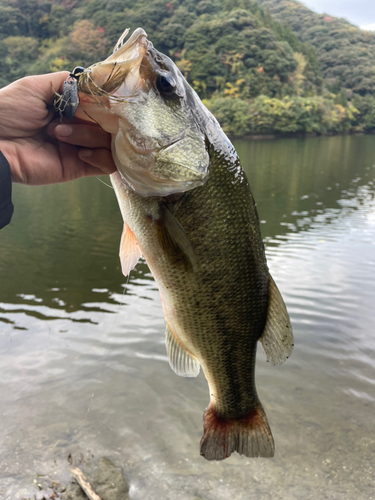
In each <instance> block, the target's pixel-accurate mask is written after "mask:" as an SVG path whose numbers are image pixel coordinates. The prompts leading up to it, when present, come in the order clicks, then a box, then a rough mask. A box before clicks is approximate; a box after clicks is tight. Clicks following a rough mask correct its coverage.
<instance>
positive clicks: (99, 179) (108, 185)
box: [95, 175, 113, 189]
mask: <svg viewBox="0 0 375 500" xmlns="http://www.w3.org/2000/svg"><path fill="white" fill-rule="evenodd" d="M95 177H96V178H97V179H98V181H100V182H101V183H102V184H104V185H105V186H107V187H109V188H111V189H113V186H111V185H110V184H107V183H106V182H104V181H102V179H101V178H100V177H98V176H97V175H96V176H95Z"/></svg>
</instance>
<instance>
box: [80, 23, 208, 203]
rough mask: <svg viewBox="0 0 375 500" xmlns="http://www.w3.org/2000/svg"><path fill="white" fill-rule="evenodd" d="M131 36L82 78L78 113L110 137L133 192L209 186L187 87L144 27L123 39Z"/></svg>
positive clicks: (201, 139) (202, 140)
mask: <svg viewBox="0 0 375 500" xmlns="http://www.w3.org/2000/svg"><path fill="white" fill-rule="evenodd" d="M128 32H129V30H125V31H124V33H123V34H122V35H121V37H120V38H119V40H118V42H117V43H116V45H115V47H114V50H113V53H112V54H111V55H110V56H109V57H108V58H107V59H106V60H104V61H102V62H99V63H97V64H93V65H92V66H90V67H89V68H87V69H86V70H84V71H83V72H82V74H81V75H80V77H79V80H78V90H79V92H80V94H81V95H82V99H81V98H80V106H81V109H82V110H83V111H84V113H85V114H86V115H87V116H88V117H89V118H91V119H92V120H93V121H96V122H97V123H98V124H99V125H101V126H102V128H103V129H104V130H106V131H108V132H110V133H111V134H112V156H113V158H114V161H115V164H116V166H117V169H118V171H119V172H120V173H121V176H122V179H123V180H124V182H125V183H126V184H127V185H128V186H129V187H130V188H131V189H133V190H134V191H135V192H137V193H138V194H140V195H141V196H168V195H170V194H175V193H179V192H185V191H187V190H191V189H193V188H195V187H198V186H200V185H202V184H203V183H204V182H205V181H206V179H207V177H208V168H209V155H208V152H207V150H206V142H205V135H204V133H203V132H202V131H201V129H200V126H199V125H198V124H197V121H196V120H195V119H194V113H193V111H192V106H191V102H192V101H191V96H190V101H189V100H188V99H187V92H189V89H190V87H189V86H188V84H187V82H186V81H185V79H184V77H183V76H182V74H181V73H180V71H179V70H178V68H177V67H176V66H175V65H174V63H173V62H172V61H171V60H170V59H169V58H168V57H167V56H165V55H164V54H161V53H160V52H158V51H157V50H156V49H155V48H154V47H153V45H152V43H151V42H149V41H148V39H147V35H146V32H145V31H144V30H143V29H142V28H137V29H136V30H135V31H134V33H133V34H132V35H131V36H130V37H129V38H128V39H126V37H127V35H128ZM190 92H191V90H190ZM81 116H82V115H81Z"/></svg>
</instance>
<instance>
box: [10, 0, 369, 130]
mask: <svg viewBox="0 0 375 500" xmlns="http://www.w3.org/2000/svg"><path fill="white" fill-rule="evenodd" d="M138 26H142V27H143V28H144V29H145V30H146V32H147V33H148V36H149V39H150V40H151V41H152V42H153V44H154V45H155V47H156V48H157V49H158V50H160V51H161V52H164V53H165V54H167V55H169V56H170V57H171V58H172V59H173V60H174V61H175V63H176V64H177V66H178V67H179V68H180V70H181V72H182V73H183V74H184V76H185V77H186V78H187V80H188V81H189V83H190V84H191V85H192V86H193V88H194V89H195V90H196V91H197V92H198V94H199V95H200V97H201V98H202V100H203V102H204V103H205V104H206V106H207V107H208V108H209V109H210V110H211V111H212V112H213V113H214V114H215V115H216V117H217V118H218V119H219V121H220V123H221V124H222V126H223V128H224V130H225V131H226V132H227V133H229V134H232V135H237V136H238V135H247V134H270V133H280V134H290V133H306V132H307V133H328V132H348V131H367V130H372V129H373V128H374V127H375V100H374V94H375V87H374V85H375V67H373V61H374V57H375V36H374V34H372V33H371V32H363V31H361V30H359V29H358V28H356V27H354V26H353V25H351V24H350V23H348V22H347V21H345V20H342V19H336V18H331V17H330V16H325V15H318V14H315V13H314V12H312V11H310V10H309V9H307V8H306V7H304V6H303V5H302V4H300V3H299V2H297V1H295V0H288V1H286V0H259V2H256V1H253V0H201V1H200V2H197V1H195V0H171V1H165V0H138V1H137V2H136V3H134V2H131V1H130V0H52V1H50V0H49V1H47V0H1V2H0V86H3V85H6V84H7V83H9V82H11V81H13V80H15V79H17V78H20V77H22V76H25V75H27V74H35V73H44V72H49V71H59V70H65V69H66V70H72V69H73V68H74V67H75V66H88V65H90V64H92V63H94V62H97V61H99V60H102V59H104V58H105V57H106V56H107V55H108V54H109V53H110V52H111V50H112V48H113V46H114V44H115V42H116V41H117V39H118V37H119V35H120V34H121V33H122V32H123V30H124V29H125V27H129V28H130V29H131V30H132V29H135V28H137V27H138ZM373 73H374V74H373Z"/></svg>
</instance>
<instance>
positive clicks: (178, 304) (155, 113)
mask: <svg viewBox="0 0 375 500" xmlns="http://www.w3.org/2000/svg"><path fill="white" fill-rule="evenodd" d="M127 34H128V32H127V31H125V32H124V34H123V35H122V37H120V39H119V41H118V43H117V44H116V46H115V48H114V50H113V53H112V54H111V55H110V56H109V57H108V58H107V59H106V60H105V61H102V62H100V63H97V64H94V65H92V66H90V67H89V68H87V69H86V70H85V71H84V72H83V73H82V74H81V76H80V77H79V80H78V90H79V96H80V105H79V108H78V109H79V110H80V113H81V117H83V118H85V117H86V119H88V120H93V121H95V122H97V123H99V125H101V126H102V128H103V129H104V130H107V131H108V132H110V133H111V134H112V155H113V158H114V161H115V164H116V166H117V172H115V173H114V174H112V175H111V182H112V185H113V187H114V190H115V193H116V196H117V200H118V203H119V207H120V211H121V214H122V217H123V220H124V228H123V233H122V236H121V243H120V260H121V266H122V272H123V274H124V275H128V274H129V273H130V271H131V270H132V269H133V268H134V267H135V265H136V264H137V262H138V260H139V258H140V257H141V256H143V257H144V259H145V260H146V262H147V264H148V266H149V269H150V271H151V272H152V274H153V277H154V279H155V281H156V283H157V286H158V289H159V292H160V296H161V301H162V307H163V311H164V316H165V322H166V328H165V340H166V350H167V354H168V359H169V363H170V366H171V368H172V370H173V371H174V372H175V373H176V374H177V375H180V376H183V377H196V376H197V375H198V374H199V372H200V369H202V371H203V373H204V376H205V378H206V380H207V382H208V387H209V395H210V400H209V404H208V407H207V408H206V410H205V412H204V417H203V437H202V439H201V442H200V454H201V455H202V456H203V457H204V458H205V459H207V460H223V459H225V458H227V457H229V456H230V455H231V454H232V453H233V452H238V453H239V454H242V455H245V456H248V457H272V456H274V452H275V445H274V439H273V436H272V432H271V429H270V426H269V423H268V420H267V417H266V413H265V411H264V408H263V406H262V404H261V402H260V400H259V397H258V394H257V390H256V386H255V361H256V351H257V344H258V341H259V343H260V344H261V346H262V348H263V350H264V352H265V354H266V357H267V360H268V361H269V362H270V363H271V364H272V365H276V364H279V363H282V362H283V361H285V360H286V359H287V358H288V357H289V356H290V355H291V353H292V349H293V345H294V341H293V333H292V327H291V323H290V318H289V315H288V312H287V309H286V306H285V303H284V301H283V299H282V296H281V294H280V292H279V290H278V288H277V286H276V284H275V282H274V280H273V278H272V277H271V275H270V272H269V269H268V266H267V261H266V256H265V249H264V244H263V240H262V236H261V232H260V223H259V217H258V213H257V208H256V204H255V201H254V198H253V195H252V192H251V190H250V186H249V183H248V180H247V178H246V175H245V172H244V171H243V169H242V167H241V163H240V160H239V158H238V156H237V154H236V151H235V149H234V147H233V145H232V144H231V142H230V141H229V139H228V137H227V136H226V135H225V133H224V132H223V130H222V129H221V127H220V125H219V123H218V122H217V120H216V118H214V116H213V115H212V114H211V113H210V112H209V111H208V109H207V108H206V107H205V106H204V104H203V103H202V102H201V100H200V99H199V97H198V95H197V94H196V92H195V91H194V90H193V89H192V88H191V87H190V85H189V84H188V82H187V81H186V80H185V78H184V77H183V75H182V74H181V72H180V71H179V69H178V68H177V66H176V65H175V63H174V62H173V61H172V60H171V59H170V58H169V57H167V56H166V55H164V54H162V53H161V52H159V51H158V50H157V49H156V48H155V47H154V46H153V44H152V43H151V42H150V41H149V40H148V38H147V35H146V33H145V31H144V30H143V29H142V28H138V29H136V30H135V31H134V32H133V34H132V35H131V36H130V37H129V38H128V39H126V36H127Z"/></svg>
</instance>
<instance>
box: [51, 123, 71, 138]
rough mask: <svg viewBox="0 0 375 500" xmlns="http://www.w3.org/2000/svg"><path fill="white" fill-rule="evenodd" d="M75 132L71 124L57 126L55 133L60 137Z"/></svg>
mask: <svg viewBox="0 0 375 500" xmlns="http://www.w3.org/2000/svg"><path fill="white" fill-rule="evenodd" d="M72 132H73V128H72V127H71V126H70V125H57V127H56V128H55V135H59V136H60V137H69V136H70V135H71V134H72Z"/></svg>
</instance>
